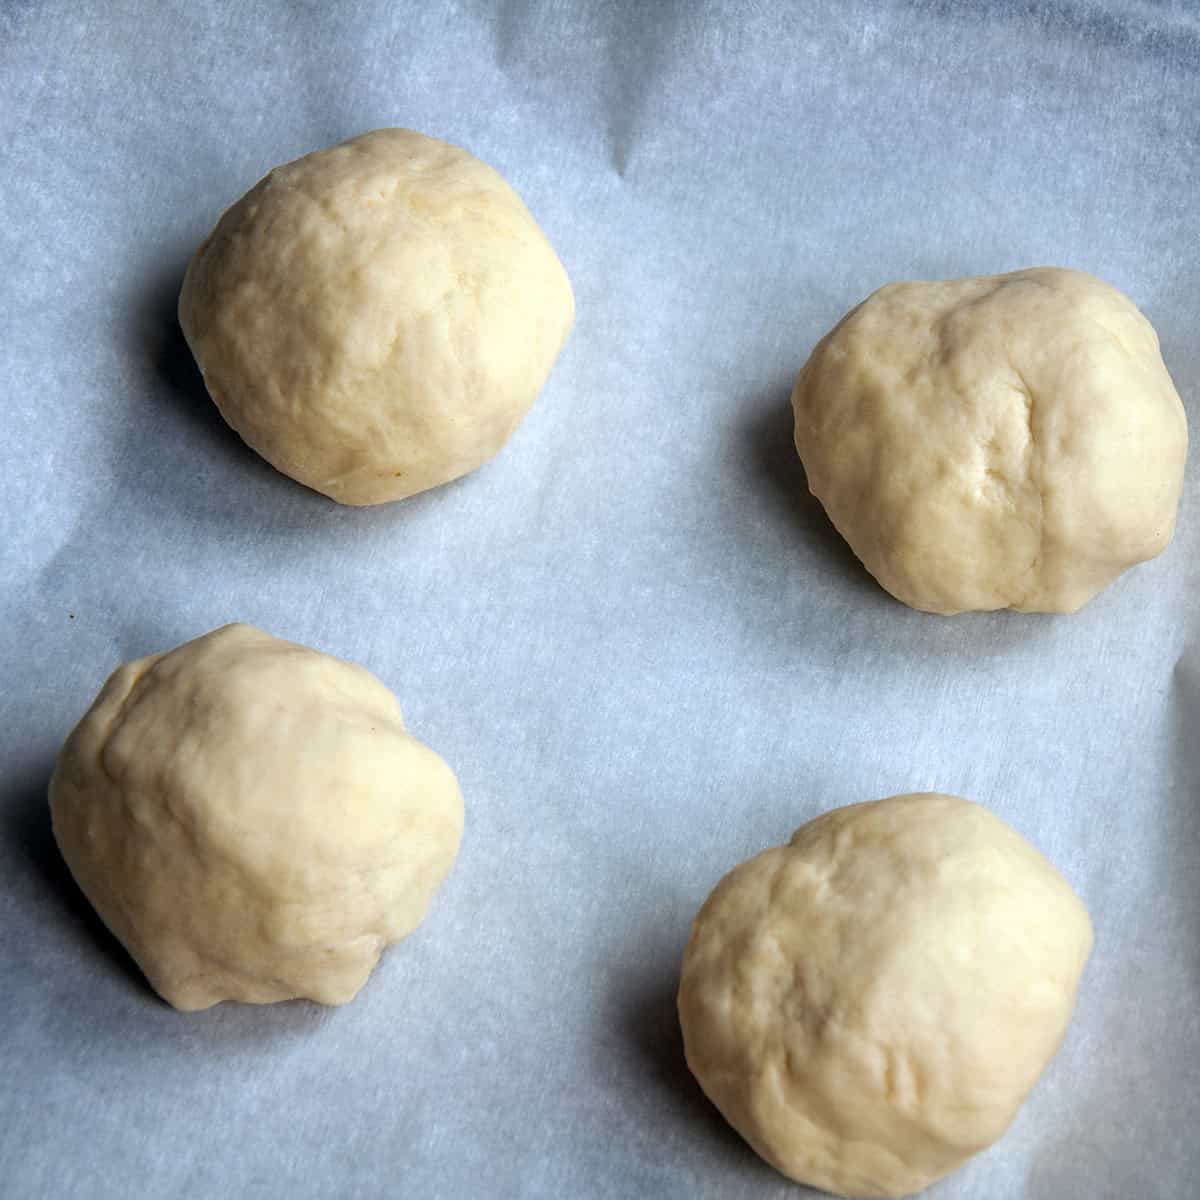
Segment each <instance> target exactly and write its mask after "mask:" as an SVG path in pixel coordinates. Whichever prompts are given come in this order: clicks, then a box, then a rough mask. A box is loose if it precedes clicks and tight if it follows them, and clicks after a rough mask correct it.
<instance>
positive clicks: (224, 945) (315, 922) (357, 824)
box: [50, 625, 463, 1009]
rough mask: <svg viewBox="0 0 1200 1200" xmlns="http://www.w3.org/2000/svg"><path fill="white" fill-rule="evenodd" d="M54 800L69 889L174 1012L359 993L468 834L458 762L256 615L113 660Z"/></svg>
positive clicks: (343, 672) (354, 670)
mask: <svg viewBox="0 0 1200 1200" xmlns="http://www.w3.org/2000/svg"><path fill="white" fill-rule="evenodd" d="M50 808H51V813H52V816H53V820H54V836H55V837H56V839H57V840H58V845H59V848H60V849H61V850H62V854H63V858H65V859H66V861H67V865H68V866H69V867H70V868H71V873H72V874H73V875H74V876H75V879H76V881H77V882H78V883H79V886H80V887H81V888H82V889H83V891H84V893H85V894H86V896H87V897H88V899H89V900H90V901H91V902H92V904H93V906H94V907H95V909H96V911H97V912H98V913H99V914H100V916H101V917H102V918H103V919H104V923H105V924H106V925H107V926H108V927H109V929H111V930H112V932H113V933H114V934H115V935H116V936H117V937H118V938H119V939H120V940H121V942H122V943H123V944H124V945H125V948H126V949H127V950H128V951H129V953H130V954H131V955H132V956H133V958H134V959H135V960H136V961H137V964H138V966H140V967H141V968H142V970H143V971H144V972H145V973H146V977H147V978H148V979H149V980H150V983H151V984H152V985H153V986H154V988H155V990H156V991H157V992H158V993H159V994H160V995H161V996H162V997H163V998H164V999H165V1000H167V1001H168V1002H169V1003H171V1004H173V1005H174V1006H175V1007H176V1008H181V1009H196V1008H207V1007H208V1006H209V1005H211V1004H216V1003H217V1002H218V1001H220V1000H245V1001H250V1002H251V1003H255V1004H265V1003H269V1002H270V1001H273V1000H287V999H290V998H292V997H295V996H305V997H308V998H309V999H312V1000H318V1001H320V1002H321V1003H322V1004H344V1003H346V1001H348V1000H351V999H353V997H354V995H355V993H357V992H358V990H359V988H361V987H362V985H363V984H364V983H365V982H366V979H367V976H368V975H369V974H370V973H371V970H372V968H373V967H374V966H375V964H376V962H377V961H378V960H379V954H380V951H382V949H383V948H384V947H385V946H387V945H389V944H391V943H392V942H396V941H399V940H400V939H401V938H402V937H404V936H405V935H406V934H408V933H410V932H411V931H412V930H413V929H414V928H415V927H416V926H417V925H418V924H419V922H420V921H421V918H422V917H423V916H424V914H425V909H426V907H427V906H428V904H429V901H430V900H431V898H432V897H433V894H434V892H435V891H436V890H437V888H438V885H439V884H440V883H441V882H442V880H443V879H444V878H445V876H446V873H447V872H448V871H449V870H450V867H451V865H452V864H453V862H454V858H455V855H456V854H457V853H458V844H459V840H460V838H461V836H462V827H463V805H462V797H461V795H460V794H459V790H458V784H457V782H456V780H455V778H454V774H453V772H452V771H451V770H450V768H449V767H448V766H447V765H446V764H445V763H444V762H443V761H442V760H441V759H440V758H439V757H438V756H437V755H436V754H435V753H434V752H433V751H432V750H430V749H429V748H428V747H427V746H424V745H422V744H421V743H420V742H418V741H417V740H416V738H414V737H412V736H411V735H409V734H408V733H406V732H405V730H404V725H403V722H402V721H401V719H400V708H399V706H398V705H397V703H396V700H395V697H394V696H392V694H391V692H389V691H388V690H387V688H385V687H384V686H383V684H382V683H380V682H379V680H378V679H376V678H375V677H374V676H373V675H371V674H370V672H368V671H365V670H364V669H363V668H362V667H357V666H354V665H352V664H350V663H346V662H342V661H341V660H340V659H336V658H331V657H329V656H328V655H326V654H319V653H318V652H317V651H315V650H309V649H307V648H306V647H304V646H297V645H295V644H293V643H291V642H283V641H280V640H278V639H277V638H273V637H270V636H269V635H268V634H265V633H262V632H261V631H260V630H257V629H253V628H251V627H250V626H249V625H226V626H225V627H224V628H222V629H217V630H215V631H214V632H212V633H209V634H206V635H205V636H204V637H201V638H197V639H196V640H195V641H192V642H187V643H186V644H185V645H183V646H180V647H178V648H177V649H175V650H172V651H171V652H170V653H169V654H155V655H152V656H150V657H149V658H140V659H138V660H137V661H135V662H131V663H127V664H126V665H125V666H123V667H121V668H120V669H119V670H118V671H116V672H115V673H114V674H113V675H112V677H111V678H110V679H109V680H108V682H107V683H106V684H105V685H104V688H103V689H102V691H101V692H100V695H99V696H98V697H97V698H96V700H95V702H94V703H93V705H92V707H91V708H90V709H89V710H88V712H87V714H86V715H85V716H84V718H83V720H82V721H80V723H79V724H78V725H77V726H76V727H75V729H74V731H73V732H72V733H71V735H70V737H69V738H68V739H67V741H66V743H65V745H64V746H63V748H62V751H61V752H60V754H59V757H58V764H57V766H56V767H55V771H54V776H53V779H52V780H51V783H50Z"/></svg>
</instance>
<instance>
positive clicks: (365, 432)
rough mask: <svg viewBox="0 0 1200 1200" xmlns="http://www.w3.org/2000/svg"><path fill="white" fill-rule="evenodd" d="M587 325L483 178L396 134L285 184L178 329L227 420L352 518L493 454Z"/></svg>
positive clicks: (449, 155)
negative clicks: (573, 332)
mask: <svg viewBox="0 0 1200 1200" xmlns="http://www.w3.org/2000/svg"><path fill="white" fill-rule="evenodd" d="M574 316H575V301H574V297H573V296H572V293H571V284H570V282H569V281H568V279H567V273H566V271H564V270H563V267H562V264H561V263H560V262H559V261H558V259H557V258H556V257H555V254H554V251H553V250H552V249H551V247H550V243H549V242H548V241H547V240H546V238H545V236H544V235H543V233H542V231H541V230H540V229H539V228H538V226H537V223H536V222H535V221H534V219H533V217H532V216H530V214H529V210H528V209H526V207H525V205H524V204H522V203H521V200H520V197H519V196H517V194H516V192H514V191H513V190H512V188H510V187H509V186H508V184H507V183H505V182H504V180H503V179H502V178H501V177H500V175H499V174H497V173H496V172H495V171H494V170H492V168H491V167H489V166H488V165H487V164H486V163H482V162H480V161H479V159H477V158H474V157H472V156H471V155H470V154H468V153H467V152H466V151H465V150H460V149H459V148H458V147H457V146H451V145H448V144H447V143H446V142H439V141H437V140H436V139H434V138H429V137H424V136H423V135H422V134H419V133H413V132H412V131H411V130H407V129H380V130H376V131H375V132H374V133H367V134H364V135H363V136H362V137H357V138H353V139H351V140H350V141H348V142H343V143H342V144H341V145H339V146H333V147H331V148H329V149H327V150H318V151H316V152H315V153H313V154H308V155H306V156H305V157H304V158H300V159H297V160H296V161H295V162H292V163H288V164H287V165H285V166H282V167H277V168H276V169H275V170H273V171H272V172H271V173H270V174H269V175H267V177H266V178H265V179H263V180H261V181H260V182H259V183H258V184H256V185H255V186H254V187H253V188H252V189H251V190H250V191H249V192H248V193H247V194H246V195H245V196H243V197H242V198H241V199H240V200H239V201H238V202H237V203H236V204H235V205H234V206H233V207H232V208H230V209H229V210H228V211H227V212H226V213H225V214H224V216H222V217H221V220H220V221H219V222H218V223H217V227H216V229H215V230H214V231H213V232H212V234H211V235H210V236H209V237H208V239H207V240H206V241H205V242H204V244H203V245H202V246H201V247H200V249H199V250H197V251H196V255H195V257H194V258H193V259H192V262H191V264H190V265H189V266H188V270H187V275H186V277H185V279H184V282H183V291H182V294H181V295H180V297H179V322H180V324H181V325H182V327H183V332H184V335H185V336H186V337H187V340H188V344H189V345H190V346H191V348H192V353H193V354H194V355H195V356H196V361H197V362H198V363H199V365H200V369H201V371H202V372H203V373H204V380H205V383H206V384H207V386H208V390H209V393H210V394H211V396H212V398H213V400H214V401H216V404H217V407H218V408H219V409H220V410H221V414H222V416H224V418H225V420H226V421H228V422H229V424H230V425H232V426H233V428H234V429H236V430H237V432H238V433H239V434H241V436H242V438H243V439H244V440H245V441H246V442H247V443H249V445H250V446H252V447H253V448H254V449H255V450H257V451H258V453H259V454H261V455H262V456H263V457H264V458H265V459H266V460H267V461H268V462H269V463H271V465H272V466H274V467H276V468H277V469H278V470H280V471H282V472H284V474H286V475H290V476H291V477H292V478H293V479H298V480H299V481H300V482H301V483H304V484H307V485H308V486H309V487H311V488H315V489H316V490H317V491H319V492H324V493H325V495H327V496H329V497H331V498H332V499H334V500H337V501H339V502H341V503H342V504H379V503H382V502H383V501H386V500H399V499H402V498H403V497H405V496H411V495H413V493H414V492H420V491H423V490H425V489H426V488H431V487H436V486H437V485H438V484H441V483H446V482H447V481H449V480H451V479H457V478H458V477H459V476H460V475H465V474H466V473H467V472H468V471H473V470H474V469H475V468H476V467H478V466H481V465H482V464H483V463H485V462H486V461H487V460H488V459H489V458H491V457H492V455H494V454H495V453H496V452H497V451H498V450H499V449H500V447H501V446H503V445H504V443H505V442H506V441H507V440H508V438H509V435H510V434H511V433H512V432H513V430H514V429H515V428H516V427H517V425H518V424H519V423H520V421H521V418H522V417H524V415H525V414H526V412H528V410H529V407H530V405H532V404H533V402H534V400H535V399H536V397H537V394H538V392H539V391H540V390H541V388H542V385H543V384H544V383H545V382H546V377H547V376H548V375H549V374H550V368H551V367H552V366H553V365H554V360H555V358H556V357H557V355H558V352H559V349H560V348H561V346H562V344H563V341H564V340H565V339H566V336H567V333H568V332H569V330H570V328H571V323H572V321H573V320H574Z"/></svg>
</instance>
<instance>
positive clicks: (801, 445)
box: [792, 267, 1188, 613]
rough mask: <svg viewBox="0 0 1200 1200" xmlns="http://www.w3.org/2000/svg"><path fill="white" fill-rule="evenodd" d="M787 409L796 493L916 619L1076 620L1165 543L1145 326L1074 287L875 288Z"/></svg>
mask: <svg viewBox="0 0 1200 1200" xmlns="http://www.w3.org/2000/svg"><path fill="white" fill-rule="evenodd" d="M792 404H793V408H794V411H795V422H796V423H795V433H796V448H797V450H798V451H799V454H800V457H801V459H802V460H803V462H804V467H805V471H806V472H807V474H808V480H809V486H810V488H811V489H812V491H813V494H814V495H816V496H817V497H818V498H819V499H820V501H821V503H822V504H823V505H824V507H825V510H826V512H827V513H828V514H829V517H830V519H831V520H832V521H833V524H834V525H835V526H836V527H837V529H838V530H839V532H840V533H841V534H842V536H843V537H845V539H846V540H847V542H849V544H850V546H851V548H852V549H853V550H854V553H855V554H856V555H858V557H859V558H860V559H861V560H862V562H863V564H864V565H865V566H866V568H867V569H868V570H869V571H870V572H871V574H872V575H874V576H875V578H876V579H877V580H878V581H879V582H880V583H881V584H882V585H883V586H884V587H885V588H886V589H887V590H888V591H889V592H891V593H892V595H893V596H896V597H897V598H898V599H900V600H903V601H904V603H905V604H908V605H911V606H912V607H913V608H918V609H923V610H926V611H928V612H936V613H955V612H961V611H965V610H972V609H998V608H1014V609H1019V610H1020V611H1023V612H1041V611H1046V612H1073V611H1074V610H1076V609H1078V608H1079V607H1080V606H1081V605H1083V604H1085V603H1086V602H1087V601H1088V600H1089V599H1091V597H1092V596H1094V595H1095V594H1096V593H1097V592H1098V591H1100V590H1101V589H1102V588H1104V587H1106V586H1107V585H1108V584H1109V583H1111V582H1112V581H1113V580H1114V579H1115V578H1116V577H1117V576H1118V575H1119V574H1120V573H1121V572H1122V571H1124V570H1125V569H1126V568H1127V567H1129V566H1132V565H1133V564H1135V563H1138V562H1142V561H1144V560H1145V559H1148V558H1152V557H1153V556H1154V555H1156V554H1158V553H1159V552H1160V551H1161V550H1162V549H1163V548H1164V547H1165V546H1166V544H1167V542H1168V541H1169V540H1170V538H1171V534H1172V532H1173V530H1174V526H1175V512H1176V508H1177V505H1178V502H1179V494H1180V489H1181V486H1182V480H1183V468H1184V460H1185V458H1186V455H1187V444H1188V435H1187V422H1186V418H1185V416H1184V410H1183V405H1182V403H1181V402H1180V399H1179V396H1178V393H1177V392H1176V391H1175V388H1174V386H1173V385H1172V383H1171V379H1170V376H1169V375H1168V374H1167V370H1166V367H1165V366H1164V365H1163V361H1162V357H1161V355H1160V353H1159V347H1158V338H1157V336H1156V335H1155V332H1154V330H1153V328H1152V327H1151V325H1150V323H1149V322H1148V321H1147V320H1146V319H1145V318H1144V317H1143V316H1142V315H1141V313H1140V312H1138V310H1137V309H1136V308H1135V307H1134V305H1133V304H1132V303H1131V302H1130V301H1129V300H1128V299H1127V298H1126V297H1125V296H1123V295H1122V294H1121V293H1120V292H1118V291H1117V290H1116V289H1115V288H1112V287H1110V286H1108V285H1107V284H1106V283H1103V282H1102V281H1101V280H1099V279H1096V278H1094V277H1092V276H1090V275H1086V274H1084V273H1083V272H1081V271H1069V270H1062V269H1058V268H1050V267H1042V268H1035V269H1032V270H1027V271H1017V272H1015V273H1013V274H1010V275H993V276H984V277H981V278H973V279H955V280H949V281H946V282H939V283H893V284H889V285H888V286H886V287H884V288H881V289H880V290H879V291H877V292H875V293H874V294H873V295H872V296H870V297H869V298H868V299H867V300H866V301H864V302H863V303H862V304H860V305H859V306H858V307H857V308H856V309H854V310H853V311H852V312H850V313H849V314H848V315H847V316H846V317H845V318H844V319H843V320H842V321H841V323H840V324H838V325H837V326H836V328H834V329H833V330H832V331H831V332H830V333H829V334H828V335H827V336H826V337H825V338H824V339H823V340H822V341H821V342H820V343H819V345H818V346H817V347H816V349H815V350H814V351H813V353H812V355H811V357H810V358H809V361H808V363H807V364H806V365H805V367H804V369H803V370H802V371H801V372H800V375H799V377H798V378H797V380H796V385H795V388H794V389H793V393H792Z"/></svg>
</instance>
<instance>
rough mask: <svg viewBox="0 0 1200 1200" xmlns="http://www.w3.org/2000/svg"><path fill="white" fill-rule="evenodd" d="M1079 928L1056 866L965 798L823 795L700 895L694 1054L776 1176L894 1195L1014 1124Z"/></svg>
mask: <svg viewBox="0 0 1200 1200" xmlns="http://www.w3.org/2000/svg"><path fill="white" fill-rule="evenodd" d="M1091 945H1092V928H1091V923H1090V922H1089V920H1088V915H1087V912H1086V910H1085V909H1084V907H1083V905H1082V904H1081V903H1080V901H1079V899H1078V898H1077V897H1076V896H1075V894H1074V893H1073V892H1072V891H1071V888H1070V886H1069V885H1068V884H1067V882H1066V881H1065V880H1064V879H1063V878H1062V876H1061V875H1059V873H1058V872H1057V871H1056V870H1055V869H1054V867H1053V866H1051V865H1050V863H1049V862H1047V861H1046V859H1045V858H1043V857H1042V855H1041V854H1039V853H1038V851H1037V850H1035V849H1034V848H1033V847H1032V846H1031V845H1030V844H1029V843H1028V842H1027V841H1025V840H1024V838H1022V837H1021V836H1020V835H1019V834H1017V833H1016V832H1014V831H1013V830H1012V829H1010V828H1009V827H1008V826H1007V825H1005V824H1004V822H1003V821H1001V820H1000V819H999V818H997V817H995V816H993V815H992V814H991V813H989V812H988V811H987V810H986V809H984V808H981V807H980V806H979V805H976V804H972V803H970V802H969V801H966V800H959V799H957V798H955V797H953V796H942V795H937V794H935V793H924V794H920V795H913V796H893V797H892V798H891V799H889V800H879V801H876V802H874V803H871V804H855V805H852V806H850V807H848V808H840V809H836V810H834V811H833V812H829V813H826V814H825V815H824V816H821V817H818V818H817V819H816V820H815V821H812V822H810V823H809V824H808V825H805V826H804V827H803V828H801V829H799V830H798V831H797V832H796V834H795V836H794V837H793V838H792V840H791V842H790V843H789V844H788V845H787V846H782V847H778V848H776V849H774V850H768V851H766V852H765V853H764V854H760V855H759V856H758V857H757V858H753V859H751V860H750V861H749V862H746V863H743V864H742V865H741V866H739V867H737V868H735V869H734V870H733V871H731V872H730V873H729V874H728V875H726V876H725V878H724V879H723V880H722V881H721V882H720V883H719V884H718V885H717V888H716V889H715V891H714V892H713V893H712V895H711V896H709V898H708V900H707V901H706V903H705V904H704V906H703V908H701V910H700V913H699V915H698V916H697V918H696V921H695V924H694V925H693V927H692V936H691V940H690V941H689V943H688V947H687V951H686V953H685V955H684V961H683V976H682V980H681V983H680V988H679V1016H680V1021H681V1023H682V1025H683V1037H684V1044H685V1048H686V1053H687V1061H688V1065H689V1066H690V1067H691V1069H692V1072H693V1073H694V1074H695V1076H696V1078H697V1079H698V1080H699V1081H700V1084H701V1086H702V1087H703V1088H704V1090H705V1092H706V1093H707V1094H708V1096H709V1098H710V1099H711V1100H712V1101H713V1103H714V1104H716V1106H717V1107H718V1108H719V1109H720V1110H721V1112H722V1113H723V1114H724V1115H725V1117H726V1119H727V1120H728V1121H729V1122H730V1124H732V1125H733V1126H734V1128H735V1129H737V1131H738V1132H739V1133H740V1134H741V1135H742V1136H743V1137H744V1138H745V1139H746V1140H747V1141H748V1142H749V1143H750V1145H751V1146H753V1147H754V1149H755V1150H756V1151H758V1153H759V1154H761V1155H762V1157H763V1158H765V1159H766V1160H767V1161H768V1162H769V1163H771V1164H772V1165H773V1166H775V1167H776V1168H778V1169H779V1170H780V1171H782V1172H783V1173H784V1174H785V1175H788V1176H790V1177H791V1178H793V1179H796V1180H799V1181H801V1182H803V1183H807V1184H810V1185H812V1186H814V1187H820V1188H824V1189H826V1190H827V1191H831V1192H837V1193H839V1194H842V1195H846V1196H904V1195H908V1194H910V1193H912V1192H916V1191H919V1190H920V1189H921V1188H923V1187H925V1186H926V1185H927V1184H930V1183H932V1182H933V1181H934V1180H935V1179H938V1178H940V1177H941V1176H942V1175H945V1174H946V1173H947V1172H949V1171H952V1170H954V1169H955V1168H956V1167H958V1166H960V1165H961V1164H962V1163H963V1162H964V1161H965V1160H966V1159H967V1158H969V1157H970V1156H971V1155H972V1154H975V1153H977V1152H978V1151H980V1150H982V1149H984V1147H986V1146H988V1145H990V1144H991V1143H992V1142H993V1141H995V1140H996V1138H998V1137H999V1136H1000V1135H1001V1134H1002V1133H1003V1132H1004V1130H1005V1129H1006V1128H1007V1127H1008V1125H1009V1122H1011V1121H1012V1119H1013V1117H1014V1116H1015V1115H1016V1112H1017V1109H1018V1107H1019V1106H1020V1104H1021V1102H1022V1100H1024V1098H1025V1096H1026V1094H1027V1093H1028V1091H1029V1089H1030V1088H1031V1087H1032V1086H1033V1084H1034V1082H1035V1080H1036V1079H1037V1077H1038V1076H1039V1074H1041V1071H1042V1069H1043V1068H1044V1067H1045V1066H1046V1064H1047V1063H1048V1062H1049V1060H1050V1058H1051V1056H1052V1055H1053V1054H1054V1052H1055V1050H1056V1049H1057V1047H1058V1044H1059V1042H1060V1040H1061V1039H1062V1036H1063V1033H1064V1031H1065V1030H1066V1027H1067V1022H1068V1021H1069V1019H1070V1016H1071V1010H1072V1008H1073V1006H1074V1002H1075V989H1076V986H1077V984H1078V982H1079V976H1080V973H1081V971H1082V970H1083V966H1084V963H1085V962H1086V960H1087V957H1088V954H1089V952H1090V950H1091Z"/></svg>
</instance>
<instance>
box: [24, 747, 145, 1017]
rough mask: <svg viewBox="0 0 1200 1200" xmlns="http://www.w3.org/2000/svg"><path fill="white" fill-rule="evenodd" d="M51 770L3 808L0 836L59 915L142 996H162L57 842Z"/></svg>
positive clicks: (35, 776)
mask: <svg viewBox="0 0 1200 1200" xmlns="http://www.w3.org/2000/svg"><path fill="white" fill-rule="evenodd" d="M51 771H52V765H47V766H46V767H45V768H44V769H43V770H42V771H40V772H39V773H38V774H36V775H34V776H33V778H31V779H30V780H28V781H27V782H26V783H24V784H22V785H21V786H19V787H17V788H14V789H13V790H12V791H11V792H10V793H9V794H8V795H6V796H5V797H4V801H3V804H0V816H2V821H3V824H2V826H0V833H2V836H3V837H4V840H5V841H6V842H8V843H9V845H11V846H13V847H14V848H15V850H16V852H17V853H16V857H17V859H18V861H24V862H26V863H27V864H28V865H29V867H30V869H31V870H32V872H33V873H34V874H35V875H36V876H37V878H38V879H39V881H40V882H41V884H42V886H43V887H44V888H45V890H46V892H47V893H48V894H49V895H51V896H53V897H54V898H55V899H56V900H57V902H58V903H57V908H58V913H59V915H60V916H61V917H65V919H66V922H67V923H68V924H70V925H71V926H73V927H74V928H76V929H82V930H83V931H84V933H85V934H86V935H87V936H88V937H89V938H90V939H91V941H92V942H93V943H94V944H95V945H96V946H97V947H98V948H99V950H100V951H101V953H102V954H103V955H104V957H105V958H106V959H107V960H108V961H109V962H110V963H111V964H112V965H114V966H116V967H117V968H118V969H119V970H120V971H121V972H122V973H123V974H124V975H125V976H126V978H127V980H128V981H129V982H130V983H132V984H134V986H135V987H136V988H137V989H138V991H139V992H142V993H143V994H147V995H151V996H153V997H154V999H155V1000H156V1001H157V1002H158V1003H160V1004H161V1003H163V1002H162V1001H161V1000H159V997H158V996H157V994H156V993H155V992H154V991H153V989H151V987H150V985H149V984H148V983H147V982H146V978H145V976H144V975H143V974H142V972H141V970H140V969H139V968H138V965H137V963H135V962H134V961H133V959H132V958H130V957H129V954H128V953H127V952H126V950H125V947H124V946H122V945H121V943H120V942H119V941H118V940H117V939H116V938H115V937H114V936H113V935H112V934H111V933H110V932H109V929H108V926H106V925H105V924H104V922H103V921H102V920H101V919H100V917H99V915H98V914H97V913H96V910H95V909H94V908H93V907H92V905H91V903H90V902H89V900H88V898H87V897H86V896H85V895H84V894H83V892H82V891H80V889H79V885H78V884H77V883H76V882H75V878H74V876H73V875H72V874H71V871H70V868H69V867H68V866H67V864H66V862H65V861H64V859H63V856H62V854H61V853H60V851H59V849H58V843H57V842H56V841H55V840H54V830H53V827H52V825H51V821H50V798H49V783H50V775H51Z"/></svg>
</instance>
